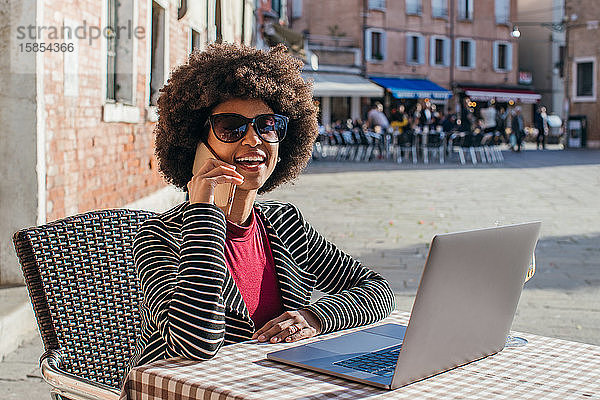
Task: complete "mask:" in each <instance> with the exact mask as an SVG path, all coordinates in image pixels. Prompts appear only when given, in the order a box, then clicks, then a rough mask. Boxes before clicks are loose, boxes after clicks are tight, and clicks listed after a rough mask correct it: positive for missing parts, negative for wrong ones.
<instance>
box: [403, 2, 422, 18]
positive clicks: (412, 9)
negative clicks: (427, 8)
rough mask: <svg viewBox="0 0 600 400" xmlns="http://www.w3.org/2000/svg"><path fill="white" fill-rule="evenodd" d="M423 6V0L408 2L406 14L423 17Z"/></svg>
mask: <svg viewBox="0 0 600 400" xmlns="http://www.w3.org/2000/svg"><path fill="white" fill-rule="evenodd" d="M422 12H423V4H422V3H421V0H406V13H407V14H408V15H421V13H422Z"/></svg>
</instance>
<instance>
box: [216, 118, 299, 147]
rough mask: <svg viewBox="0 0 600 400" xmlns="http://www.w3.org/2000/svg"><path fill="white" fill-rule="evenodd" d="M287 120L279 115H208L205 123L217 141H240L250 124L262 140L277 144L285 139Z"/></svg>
mask: <svg viewBox="0 0 600 400" xmlns="http://www.w3.org/2000/svg"><path fill="white" fill-rule="evenodd" d="M288 120H289V119H288V117H286V116H284V115H279V114H259V115H257V116H255V117H254V118H247V117H244V116H243V115H240V114H235V113H223V114H213V115H210V116H209V117H208V120H207V121H206V123H207V124H210V127H211V129H212V131H213V133H214V134H215V136H216V137H217V139H219V140H220V141H222V142H225V143H234V142H237V141H238V140H241V139H242V138H243V137H244V136H246V132H248V126H249V125H250V124H252V127H253V128H254V130H255V131H256V133H258V136H260V138H261V139H262V140H264V141H265V142H269V143H277V142H281V141H282V140H283V138H284V137H285V133H286V132H287V124H288Z"/></svg>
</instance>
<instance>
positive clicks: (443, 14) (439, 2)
mask: <svg viewBox="0 0 600 400" xmlns="http://www.w3.org/2000/svg"><path fill="white" fill-rule="evenodd" d="M431 15H432V16H433V18H448V0H431Z"/></svg>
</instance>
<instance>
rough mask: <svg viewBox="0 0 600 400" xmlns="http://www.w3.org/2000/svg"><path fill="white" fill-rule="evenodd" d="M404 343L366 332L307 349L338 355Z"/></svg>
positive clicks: (314, 343) (400, 340) (343, 336)
mask: <svg viewBox="0 0 600 400" xmlns="http://www.w3.org/2000/svg"><path fill="white" fill-rule="evenodd" d="M401 342H402V339H398V338H392V337H389V336H381V335H378V334H375V333H369V332H366V331H358V332H354V333H348V334H346V335H342V336H339V337H336V338H333V339H327V340H322V341H319V342H313V343H310V344H308V345H306V346H307V347H312V348H316V349H319V350H325V351H330V352H333V353H337V354H343V353H366V352H370V351H375V350H379V349H382V348H384V347H388V346H394V345H397V344H399V343H401Z"/></svg>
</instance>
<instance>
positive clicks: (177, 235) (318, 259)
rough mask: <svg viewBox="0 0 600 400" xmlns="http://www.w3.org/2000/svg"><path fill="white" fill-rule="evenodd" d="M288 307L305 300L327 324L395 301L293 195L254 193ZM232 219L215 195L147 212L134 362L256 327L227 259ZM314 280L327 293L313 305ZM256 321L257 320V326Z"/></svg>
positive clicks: (212, 344) (377, 312)
mask: <svg viewBox="0 0 600 400" xmlns="http://www.w3.org/2000/svg"><path fill="white" fill-rule="evenodd" d="M254 207H255V210H256V211H257V212H258V215H259V216H260V217H261V218H262V219H263V221H264V222H265V228H266V230H267V235H268V238H269V243H270V245H271V250H272V254H273V259H274V262H275V271H276V274H277V278H278V281H279V288H280V292H281V297H282V303H283V308H284V310H296V309H299V308H306V309H308V310H310V311H312V312H313V313H314V314H315V315H316V317H317V318H318V320H319V322H320V323H321V328H322V333H327V332H331V331H335V330H339V329H344V328H350V327H354V326H359V325H364V324H369V323H372V322H375V321H378V320H380V319H382V318H384V317H386V316H387V315H388V314H389V313H390V312H391V311H392V310H393V309H394V296H393V293H392V290H391V289H390V286H389V285H388V283H387V282H386V281H385V280H384V279H383V278H382V277H381V276H380V275H379V274H377V273H375V272H373V271H371V270H369V269H367V268H365V267H364V266H362V265H361V264H360V263H359V262H358V261H356V260H354V259H352V258H351V257H350V256H349V255H347V254H345V253H343V252H342V251H341V250H339V249H338V248H337V247H336V246H335V245H333V244H332V243H330V242H328V241H327V240H326V239H325V238H323V237H322V236H321V235H320V234H318V233H317V232H316V231H315V230H314V229H313V228H312V227H311V226H310V225H309V224H308V223H307V222H306V221H305V220H304V218H303V217H302V215H301V214H300V212H299V210H298V209H297V208H296V207H295V206H293V205H291V204H288V203H281V202H275V201H267V202H256V203H255V205H254ZM225 231H226V221H225V216H224V214H223V212H222V211H221V210H220V209H219V208H217V207H216V206H214V205H211V204H189V203H187V202H185V203H182V204H180V205H178V206H176V207H175V208H173V209H171V210H170V211H168V212H166V213H164V214H162V215H160V216H158V217H155V218H151V219H148V220H147V221H145V222H144V223H143V224H142V226H141V227H140V230H139V231H138V233H137V235H136V237H135V241H134V249H133V250H134V258H135V264H136V270H137V273H138V277H139V279H140V283H141V287H142V291H143V295H144V296H143V297H144V300H143V303H142V305H141V307H140V309H141V317H142V331H141V336H140V337H139V338H138V343H137V345H136V352H135V354H134V356H133V357H132V359H131V361H130V364H131V365H132V366H134V365H142V364H146V363H148V362H151V361H154V360H158V359H163V358H170V357H177V356H181V357H186V358H190V359H208V358H211V357H213V356H214V355H215V354H216V353H217V351H218V350H219V348H220V347H221V346H222V345H227V344H231V343H237V342H241V341H244V340H248V339H250V338H251V336H252V334H253V332H254V331H255V330H256V329H258V328H260V327H255V326H254V323H253V321H252V320H251V319H250V316H249V313H248V310H247V308H246V305H245V304H244V300H243V298H242V296H241V294H240V292H239V290H238V288H237V286H236V285H235V282H234V280H233V278H232V277H231V275H230V273H229V271H228V269H227V267H226V265H225V253H224V251H225V250H224V249H225ZM313 289H318V290H320V291H322V292H324V293H326V295H325V296H323V297H321V298H320V299H319V300H317V301H316V302H314V303H313V304H310V298H311V293H312V291H313ZM255 328H256V329H255Z"/></svg>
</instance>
